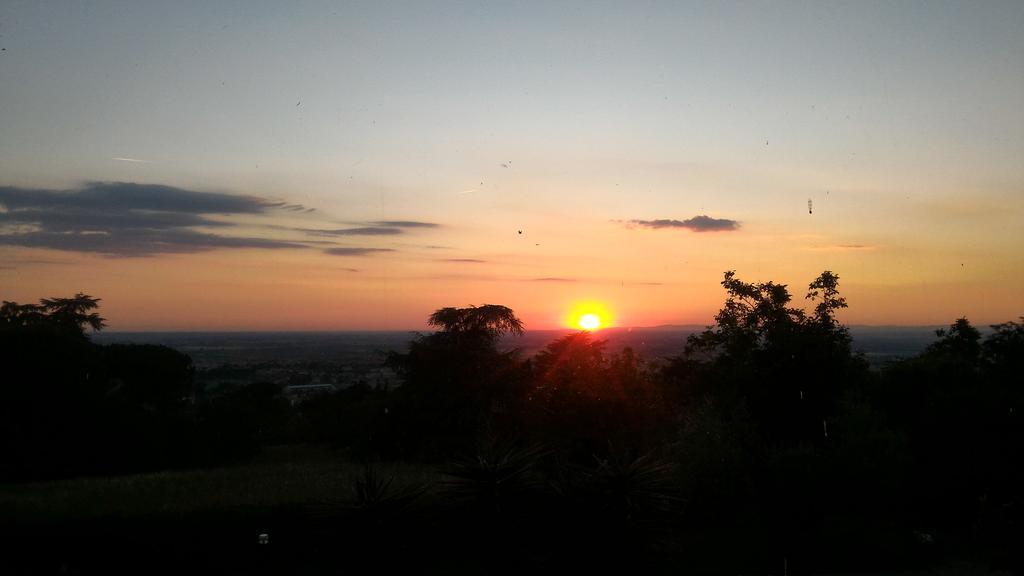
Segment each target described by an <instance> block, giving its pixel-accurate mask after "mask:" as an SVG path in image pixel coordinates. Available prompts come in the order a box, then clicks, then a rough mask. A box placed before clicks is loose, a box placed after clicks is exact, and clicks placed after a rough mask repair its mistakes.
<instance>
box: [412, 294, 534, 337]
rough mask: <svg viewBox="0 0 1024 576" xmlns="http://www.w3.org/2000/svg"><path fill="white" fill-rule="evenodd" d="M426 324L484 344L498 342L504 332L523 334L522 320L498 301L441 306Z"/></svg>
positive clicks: (516, 334) (449, 334) (444, 332)
mask: <svg viewBox="0 0 1024 576" xmlns="http://www.w3.org/2000/svg"><path fill="white" fill-rule="evenodd" d="M427 324H428V325H430V326H435V327H437V328H440V329H441V332H442V333H443V334H446V335H448V336H451V337H454V338H457V339H459V340H461V341H466V340H474V339H475V340H479V341H480V343H482V344H485V345H494V344H496V343H497V341H498V339H499V338H501V336H502V335H504V334H513V335H515V336H521V335H522V334H523V323H522V321H521V320H519V318H516V315H515V314H514V313H513V312H512V309H511V308H508V307H506V306H500V305H497V304H484V305H483V306H479V307H477V306H470V307H469V308H441V309H440V310H437V311H436V312H434V313H433V314H431V315H430V318H429V319H428V320H427Z"/></svg>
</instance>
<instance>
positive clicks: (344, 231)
mask: <svg viewBox="0 0 1024 576" xmlns="http://www.w3.org/2000/svg"><path fill="white" fill-rule="evenodd" d="M295 230H298V231H299V232H306V233H308V234H314V235H317V236H394V235H396V234H401V233H402V229H401V228H386V227H381V226H366V227H362V228H337V229H334V230H325V229H320V228H296V229H295Z"/></svg>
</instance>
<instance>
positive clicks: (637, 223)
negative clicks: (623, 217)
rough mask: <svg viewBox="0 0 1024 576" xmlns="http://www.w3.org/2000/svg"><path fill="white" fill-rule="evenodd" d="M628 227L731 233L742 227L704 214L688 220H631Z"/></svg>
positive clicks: (731, 221)
mask: <svg viewBox="0 0 1024 576" xmlns="http://www.w3.org/2000/svg"><path fill="white" fill-rule="evenodd" d="M626 225H627V226H629V227H631V228H632V227H641V228H653V229H656V230H657V229H661V228H685V229H687V230H691V231H693V232H729V231H733V230H738V229H739V227H740V223H739V222H738V221H736V220H730V219H728V218H712V217H710V216H705V215H703V214H701V215H699V216H694V217H693V218H687V219H686V220H672V219H661V220H629V221H628V222H626Z"/></svg>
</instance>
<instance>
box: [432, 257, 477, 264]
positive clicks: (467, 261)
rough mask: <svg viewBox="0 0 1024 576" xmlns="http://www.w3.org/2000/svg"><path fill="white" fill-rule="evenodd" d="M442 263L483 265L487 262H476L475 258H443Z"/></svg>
mask: <svg viewBox="0 0 1024 576" xmlns="http://www.w3.org/2000/svg"><path fill="white" fill-rule="evenodd" d="M442 262H461V263H463V264H483V263H485V262H487V260H477V259H476V258H445V259H444V260H442Z"/></svg>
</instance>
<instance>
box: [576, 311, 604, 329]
mask: <svg viewBox="0 0 1024 576" xmlns="http://www.w3.org/2000/svg"><path fill="white" fill-rule="evenodd" d="M578 324H579V325H580V328H583V329H584V330H597V329H598V328H600V327H601V319H600V318H598V316H597V314H584V315H583V316H580V319H579V322H578Z"/></svg>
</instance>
